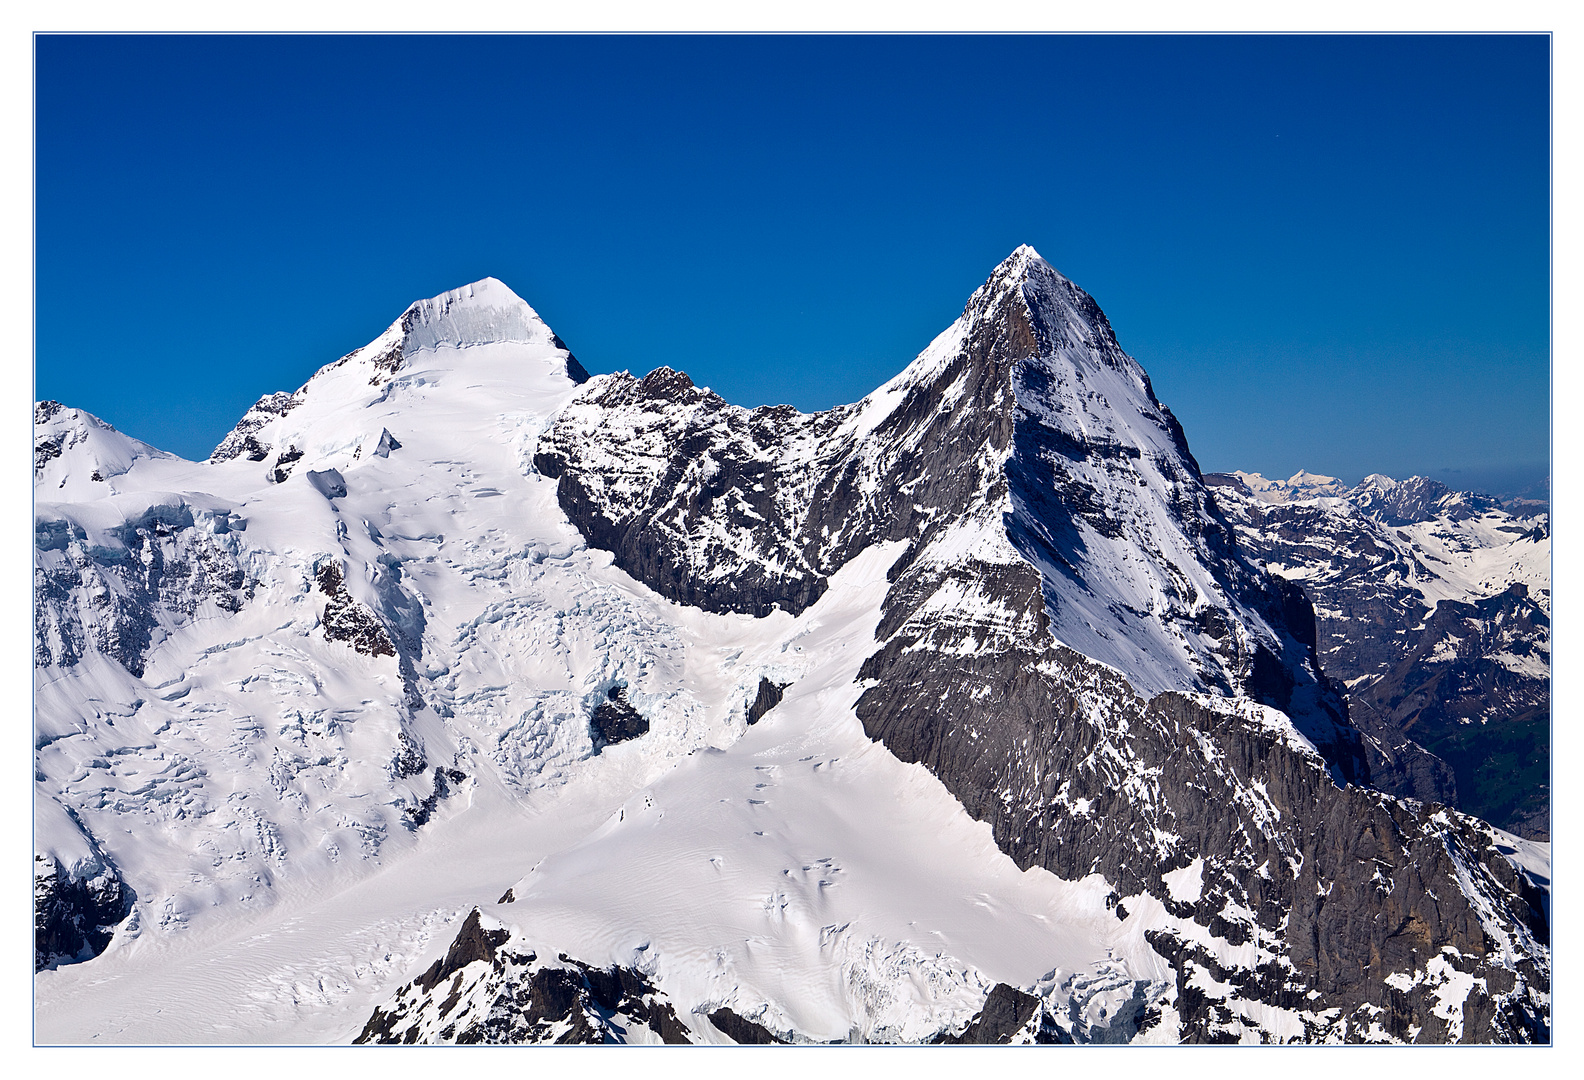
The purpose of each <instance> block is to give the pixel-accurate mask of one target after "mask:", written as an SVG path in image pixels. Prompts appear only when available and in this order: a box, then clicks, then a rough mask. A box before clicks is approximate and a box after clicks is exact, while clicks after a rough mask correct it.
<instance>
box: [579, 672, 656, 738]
mask: <svg viewBox="0 0 1584 1080" xmlns="http://www.w3.org/2000/svg"><path fill="white" fill-rule="evenodd" d="M589 728H590V730H591V732H592V733H593V736H594V749H595V752H596V753H598V752H599V751H600V750H603V749H604V748H605V747H607V746H610V745H611V744H612V743H619V742H626V741H627V740H628V739H636V738H637V737H638V736H640V735H643V734H645V733H646V732H648V730H649V718H648V717H646V716H644V715H643V714H642V713H640V712H639V711H638V710H637V709H635V708H633V707H632V704H631V703H630V702H628V700H627V688H626V687H625V686H613V687H611V688H610V689H609V690H608V691H606V694H605V700H604V701H602V702H600V703H599V704H598V705H596V706H594V712H593V715H591V716H590V717H589Z"/></svg>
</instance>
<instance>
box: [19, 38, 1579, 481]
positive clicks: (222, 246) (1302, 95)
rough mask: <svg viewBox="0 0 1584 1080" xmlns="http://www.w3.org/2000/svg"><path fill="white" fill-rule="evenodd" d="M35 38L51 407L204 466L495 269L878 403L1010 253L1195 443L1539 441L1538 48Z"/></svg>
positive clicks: (743, 372) (631, 342) (625, 363)
mask: <svg viewBox="0 0 1584 1080" xmlns="http://www.w3.org/2000/svg"><path fill="white" fill-rule="evenodd" d="M36 45H37V52H36V56H37V142H36V155H37V156H36V162H37V215H36V223H37V233H36V243H37V247H36V259H37V264H36V265H37V277H36V285H37V289H36V314H37V339H36V340H37V351H36V395H37V396H38V397H41V398H43V397H49V398H56V399H59V400H62V401H65V402H66V403H68V404H71V405H75V406H80V407H82V408H86V409H88V410H90V411H92V412H94V413H96V414H98V415H100V416H102V417H104V418H105V419H106V420H108V421H110V422H111V423H113V424H115V425H116V426H117V427H120V428H121V429H123V430H125V431H127V432H129V433H130V434H133V435H136V436H138V437H140V438H143V439H146V440H148V441H150V442H152V443H154V444H155V445H157V446H160V447H162V448H164V449H168V450H172V451H175V452H177V453H180V454H183V455H185V456H189V457H202V456H204V455H206V454H207V453H208V451H209V450H210V449H211V448H212V447H213V445H214V444H215V443H216V442H217V441H218V440H219V439H220V438H221V436H223V435H224V433H225V432H226V431H227V430H228V429H229V428H230V427H231V425H232V424H233V423H234V422H235V421H236V419H237V418H238V417H239V416H240V415H241V414H242V412H243V411H244V410H246V408H247V407H248V405H250V404H251V403H252V402H253V401H254V400H255V399H257V398H258V397H259V396H260V395H261V394H264V393H267V392H271V391H275V390H280V389H288V390H289V389H295V388H296V387H297V386H299V385H300V384H301V383H302V382H303V381H304V380H305V379H306V378H307V377H308V376H309V375H310V374H312V372H313V371H314V370H315V369H316V368H318V367H319V366H320V365H322V364H324V363H327V362H329V361H330V360H333V359H335V358H336V357H338V356H340V355H341V354H343V353H345V352H347V351H349V350H351V349H353V348H355V347H357V346H359V345H361V344H363V343H365V342H366V341H368V340H369V339H370V338H372V337H374V336H375V335H376V334H377V333H379V331H380V330H382V329H383V328H384V327H385V326H386V325H388V324H389V323H390V322H391V321H392V320H393V319H394V318H395V317H396V316H397V315H399V314H400V313H401V311H402V309H403V308H405V307H406V306H407V304H408V303H409V302H411V301H412V300H415V299H418V298H420V297H425V296H430V295H433V294H435V293H438V292H441V291H443V290H445V289H448V288H453V287H455V286H457V285H461V284H463V283H465V282H468V281H472V280H475V279H477V278H480V277H483V276H485V275H494V276H496V277H499V278H501V279H502V280H503V281H505V282H506V283H507V284H508V285H510V286H511V287H512V288H513V289H515V290H516V291H517V292H518V293H519V294H521V295H522V296H523V297H524V298H525V299H526V300H528V302H529V303H530V304H532V305H533V306H534V307H535V308H536V309H537V310H538V311H539V313H540V314H541V315H542V316H543V317H544V318H545V319H546V321H547V322H549V323H550V325H551V326H552V327H554V328H555V330H556V331H557V332H558V333H559V334H560V335H561V337H562V338H563V339H565V340H566V342H567V343H568V345H569V346H570V347H571V348H572V349H573V351H574V352H575V353H576V354H577V355H578V357H579V359H580V360H581V361H582V362H583V363H584V364H585V366H587V367H588V368H589V369H590V370H591V371H595V372H600V371H612V370H619V369H623V368H625V369H629V370H632V371H634V372H638V373H642V372H645V371H648V370H650V369H651V368H653V367H657V366H659V365H661V364H669V365H670V366H672V367H676V368H680V369H682V370H685V371H687V372H688V373H689V374H691V375H692V376H693V378H694V379H695V381H697V382H699V383H701V384H706V385H709V386H711V387H713V388H714V389H715V390H717V391H718V392H719V393H721V394H722V395H723V396H725V397H726V398H727V399H728V400H730V401H733V402H736V403H739V404H742V405H750V406H752V405H759V404H767V403H775V402H783V401H785V402H791V403H792V404H794V405H797V406H798V407H799V408H803V409H816V408H824V407H828V406H830V405H834V404H838V403H840V402H844V401H850V400H856V399H857V398H859V397H861V396H862V395H863V394H865V393H867V392H868V391H869V390H871V389H873V388H874V387H875V386H876V385H878V384H879V383H880V382H882V381H884V380H885V379H887V378H889V377H890V376H891V375H892V374H894V373H895V372H896V371H898V370H900V369H901V368H902V367H903V366H904V365H905V364H906V363H907V362H908V361H909V360H910V359H911V358H912V357H913V356H914V355H915V354H916V353H917V352H918V351H919V350H920V349H921V348H923V346H924V345H925V344H927V343H928V341H929V340H930V338H932V337H933V336H934V335H935V334H936V333H938V332H939V331H940V330H941V329H943V328H944V327H945V326H946V325H947V324H948V323H950V322H951V320H952V319H953V318H955V317H956V315H957V314H958V313H959V312H960V311H961V309H962V305H963V303H964V301H965V300H966V299H967V297H968V295H969V293H970V292H972V291H973V289H974V288H975V287H977V286H978V285H979V284H980V283H981V282H982V281H983V280H984V278H985V277H986V276H987V275H988V273H989V272H990V270H991V268H992V267H994V266H995V264H996V263H997V262H999V261H1000V260H1001V259H1002V258H1004V257H1005V256H1006V255H1007V254H1008V253H1009V252H1010V251H1011V250H1012V249H1013V248H1014V247H1016V246H1017V245H1018V244H1020V243H1030V244H1033V245H1034V246H1035V247H1036V248H1038V249H1039V251H1040V252H1041V253H1042V254H1043V255H1044V256H1045V257H1046V258H1047V259H1048V260H1049V261H1050V262H1051V263H1052V264H1053V265H1055V266H1056V267H1057V268H1058V269H1060V270H1061V271H1062V272H1063V273H1065V274H1067V275H1068V276H1069V277H1071V278H1072V279H1073V280H1074V281H1076V282H1077V283H1078V284H1079V285H1081V286H1083V287H1084V288H1085V289H1087V290H1088V291H1089V292H1090V293H1091V294H1093V295H1094V297H1095V298H1096V300H1097V301H1098V302H1099V303H1100V305H1101V307H1102V308H1104V309H1105V311H1106V312H1107V314H1108V315H1109V316H1110V319H1111V322H1112V325H1113V326H1114V327H1115V329H1116V332H1117V336H1118V338H1119V340H1120V341H1121V343H1122V346H1123V347H1124V348H1125V349H1127V350H1128V351H1129V352H1130V353H1132V354H1133V355H1134V356H1135V357H1137V358H1138V360H1139V361H1140V362H1141V363H1142V364H1143V365H1144V366H1145V368H1146V369H1147V370H1148V371H1149V372H1150V375H1151V378H1152V379H1153V381H1154V384H1155V389H1156V393H1157V394H1158V395H1159V396H1160V398H1161V399H1162V400H1163V401H1165V402H1166V403H1167V404H1168V405H1170V406H1171V407H1172V409H1173V410H1174V411H1175V412H1176V413H1177V415H1178V416H1179V418H1180V419H1181V420H1182V422H1183V425H1184V427H1185V428H1186V430H1187V433H1188V439H1189V444H1190V446H1191V447H1192V448H1193V450H1194V452H1195V454H1196V456H1197V457H1198V459H1199V461H1200V463H1201V465H1203V466H1204V467H1205V468H1206V469H1215V470H1226V469H1233V468H1244V469H1249V470H1257V471H1261V472H1264V473H1266V474H1267V475H1272V476H1274V475H1280V476H1286V475H1288V474H1290V473H1292V472H1294V471H1296V470H1297V469H1299V468H1308V469H1310V470H1311V471H1315V472H1326V473H1332V474H1335V475H1339V476H1342V477H1344V478H1345V479H1349V480H1356V479H1358V478H1359V477H1361V476H1362V475H1363V474H1365V473H1367V472H1372V471H1379V472H1386V473H1390V474H1392V475H1397V476H1404V475H1407V474H1409V473H1415V472H1417V473H1423V474H1427V475H1431V476H1436V477H1438V478H1440V479H1443V480H1446V481H1448V482H1452V483H1454V484H1464V483H1466V484H1468V485H1470V486H1485V487H1504V486H1509V487H1510V486H1516V484H1517V483H1518V482H1519V481H1520V480H1526V479H1533V478H1536V477H1539V476H1543V475H1545V473H1546V471H1547V470H1548V468H1549V466H1548V464H1547V460H1548V453H1549V451H1548V445H1549V433H1548V423H1549V420H1548V417H1549V303H1550V298H1549V124H1550V117H1549V63H1550V48H1549V41H1548V40H1547V39H1545V38H1543V37H1512V36H1508V37H1467V36H1438V37H1422V38H1403V37H1391V36H1363V37H1344V38H1336V37H1315V36H1307V37H1288V38H1264V37H1233V38H1221V37H1207V36H1181V37H972V38H955V37H905V38H891V37H852V38H848V37H821V38H804V37H761V38H734V37H709V38H689V37H671V36H666V37H639V38H626V37H599V38H578V37H495V38H469V37H438V38H408V37H372V38H359V37H311V36H310V37H304V36H277V37H258V38H255V37H224V38H206V37H179V38H165V37H155V36H141V37H120V38H93V37H40V38H38V39H36ZM1452 470H1459V471H1457V472H1454V471H1452Z"/></svg>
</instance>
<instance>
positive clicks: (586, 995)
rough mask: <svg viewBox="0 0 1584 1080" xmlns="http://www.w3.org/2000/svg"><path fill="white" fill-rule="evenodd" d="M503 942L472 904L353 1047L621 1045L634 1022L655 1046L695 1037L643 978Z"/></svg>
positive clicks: (377, 1011) (500, 933)
mask: <svg viewBox="0 0 1584 1080" xmlns="http://www.w3.org/2000/svg"><path fill="white" fill-rule="evenodd" d="M509 939H510V934H509V932H508V931H506V930H505V929H503V928H494V929H486V928H485V926H484V925H483V922H482V921H481V919H480V916H479V911H478V909H477V908H474V909H473V912H472V914H470V915H469V916H468V918H467V920H466V921H465V922H464V923H463V924H462V929H461V930H460V931H459V932H458V934H457V937H456V939H455V940H454V941H453V942H452V944H451V947H450V949H448V950H447V952H446V955H445V956H444V957H443V958H442V959H440V960H437V961H435V963H434V964H433V965H432V966H431V967H430V968H429V969H428V970H427V971H425V972H424V973H423V974H422V975H420V976H419V977H418V978H416V979H414V980H413V981H412V982H411V983H409V984H407V985H406V986H404V987H402V988H401V989H400V990H398V991H397V992H396V995H395V998H394V1000H393V1002H392V1003H391V1006H390V1007H389V1008H388V1009H387V1008H376V1009H375V1010H374V1013H373V1015H372V1016H370V1017H369V1019H368V1023H367V1024H365V1025H364V1027H363V1031H362V1033H361V1034H360V1035H359V1036H358V1037H357V1038H356V1039H354V1040H353V1041H354V1042H355V1043H363V1044H378V1043H385V1044H412V1043H456V1044H479V1043H484V1044H491V1045H504V1044H513V1045H515V1044H531V1043H623V1042H628V1041H629V1036H630V1035H631V1034H632V1028H633V1027H634V1026H636V1025H641V1026H642V1027H644V1028H646V1029H648V1031H649V1032H651V1033H652V1034H653V1035H655V1036H658V1037H659V1039H660V1040H661V1041H662V1042H666V1043H678V1044H686V1043H690V1042H692V1041H693V1040H692V1039H691V1038H689V1037H688V1031H687V1027H686V1025H684V1024H683V1023H682V1021H681V1020H680V1019H679V1018H678V1017H677V1014H676V1010H675V1008H673V1006H672V1005H671V1003H670V1002H669V1001H668V1000H667V999H666V997H665V995H664V994H663V993H661V992H660V991H659V990H657V989H656V988H655V986H654V984H653V983H651V982H650V981H649V979H648V977H646V976H645V975H643V974H642V973H640V972H637V971H634V970H633V969H631V968H624V967H611V968H606V969H599V968H594V967H590V966H589V965H587V964H582V963H579V962H578V961H576V960H573V959H570V958H569V957H566V956H561V957H559V958H558V959H557V960H556V961H555V962H553V963H550V962H541V961H540V960H539V958H538V956H537V955H536V954H534V953H533V952H520V951H515V950H513V949H511V948H510V947H506V946H508V942H509ZM448 979H449V980H450V985H449V987H447V986H446V985H445V983H446V980H448ZM745 1023H746V1021H745Z"/></svg>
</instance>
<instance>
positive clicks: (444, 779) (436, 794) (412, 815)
mask: <svg viewBox="0 0 1584 1080" xmlns="http://www.w3.org/2000/svg"><path fill="white" fill-rule="evenodd" d="M402 734H404V735H405V734H406V732H403V733H402ZM466 779H467V774H466V773H464V772H463V771H462V770H461V769H445V768H441V767H440V766H438V765H437V766H435V771H434V790H433V791H432V792H430V793H429V794H428V795H426V796H425V797H424V798H423V800H422V801H421V802H419V803H418V805H417V806H409V807H408V808H407V809H406V811H404V812H405V814H406V815H407V824H408V827H409V828H413V829H418V828H422V827H423V826H425V825H427V824H428V823H429V819H430V818H431V817H433V816H434V812H435V807H437V806H439V805H440V803H441V801H442V800H444V799H446V798H449V797H450V795H451V793H452V790H453V789H452V787H451V785H452V784H460V783H461V782H462V781H464V780H466Z"/></svg>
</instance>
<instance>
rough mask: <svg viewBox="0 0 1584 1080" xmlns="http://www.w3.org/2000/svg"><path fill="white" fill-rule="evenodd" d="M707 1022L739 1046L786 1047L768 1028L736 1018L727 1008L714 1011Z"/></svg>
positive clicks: (742, 1017)
mask: <svg viewBox="0 0 1584 1080" xmlns="http://www.w3.org/2000/svg"><path fill="white" fill-rule="evenodd" d="M709 1022H710V1023H712V1024H714V1025H715V1026H716V1027H717V1028H718V1029H719V1030H720V1032H721V1034H723V1035H725V1036H726V1037H727V1038H729V1039H730V1040H731V1041H732V1042H734V1043H736V1044H737V1045H739V1046H785V1045H786V1040H785V1039H778V1038H776V1037H775V1036H774V1035H773V1034H771V1032H770V1030H769V1029H768V1028H766V1027H763V1026H761V1025H759V1024H756V1023H754V1022H753V1021H752V1020H749V1019H748V1018H747V1017H745V1016H738V1015H737V1014H736V1013H734V1012H732V1011H731V1010H730V1009H727V1008H720V1009H716V1010H715V1011H714V1012H712V1013H710V1014H709Z"/></svg>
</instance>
